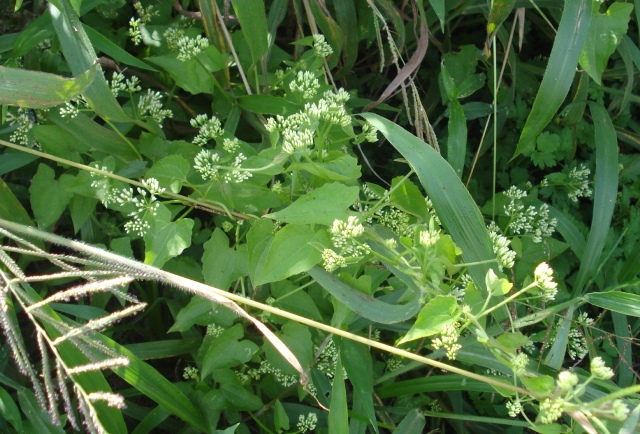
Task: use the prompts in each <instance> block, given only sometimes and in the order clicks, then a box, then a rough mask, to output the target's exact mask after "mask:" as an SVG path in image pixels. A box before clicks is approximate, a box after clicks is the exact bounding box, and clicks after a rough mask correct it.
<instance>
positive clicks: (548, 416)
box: [538, 397, 564, 425]
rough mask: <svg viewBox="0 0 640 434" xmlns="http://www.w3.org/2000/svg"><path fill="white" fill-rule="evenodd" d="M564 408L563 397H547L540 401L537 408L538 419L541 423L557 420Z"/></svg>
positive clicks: (546, 423)
mask: <svg viewBox="0 0 640 434" xmlns="http://www.w3.org/2000/svg"><path fill="white" fill-rule="evenodd" d="M563 409H564V399H562V398H561V397H557V398H547V399H544V400H542V401H540V407H539V409H538V420H539V421H540V423H541V424H543V425H548V424H550V423H553V422H555V421H556V420H558V418H559V417H560V416H562V410H563Z"/></svg>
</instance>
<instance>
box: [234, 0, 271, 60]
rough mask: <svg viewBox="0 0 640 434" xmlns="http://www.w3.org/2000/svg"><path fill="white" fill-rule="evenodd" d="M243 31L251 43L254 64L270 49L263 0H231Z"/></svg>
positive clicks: (248, 42) (249, 43)
mask: <svg viewBox="0 0 640 434" xmlns="http://www.w3.org/2000/svg"><path fill="white" fill-rule="evenodd" d="M231 3H232V4H233V10H234V11H235V12H236V15H237V17H238V22H239V23H240V27H241V28H242V33H243V34H244V37H245V39H246V41H247V44H248V45H249V51H250V52H251V60H252V63H253V64H254V65H257V64H258V63H259V62H260V58H261V57H262V56H264V55H265V54H266V52H267V50H268V49H269V41H268V36H269V32H268V30H267V16H266V14H265V9H264V1H263V0H231Z"/></svg>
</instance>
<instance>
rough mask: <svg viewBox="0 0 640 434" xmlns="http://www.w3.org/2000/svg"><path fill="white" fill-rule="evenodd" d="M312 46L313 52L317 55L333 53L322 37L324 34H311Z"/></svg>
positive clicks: (323, 56)
mask: <svg viewBox="0 0 640 434" xmlns="http://www.w3.org/2000/svg"><path fill="white" fill-rule="evenodd" d="M312 47H313V52H314V53H315V55H316V56H318V57H322V58H325V57H327V56H330V55H331V54H332V53H333V48H331V45H329V44H328V43H327V41H326V40H325V38H324V35H321V34H315V35H313V45H312Z"/></svg>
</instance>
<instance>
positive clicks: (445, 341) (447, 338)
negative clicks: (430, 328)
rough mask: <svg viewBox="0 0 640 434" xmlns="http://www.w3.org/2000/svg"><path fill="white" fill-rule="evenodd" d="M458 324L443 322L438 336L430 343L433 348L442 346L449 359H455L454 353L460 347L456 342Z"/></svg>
mask: <svg viewBox="0 0 640 434" xmlns="http://www.w3.org/2000/svg"><path fill="white" fill-rule="evenodd" d="M457 328H458V324H457V323H451V324H445V325H444V326H443V327H442V329H441V330H440V337H439V338H435V339H432V340H431V345H432V346H433V348H434V349H435V350H438V349H440V348H444V349H445V350H447V358H448V359H449V360H455V359H456V353H457V352H458V351H459V350H460V349H461V348H462V345H460V344H459V343H458V329H457Z"/></svg>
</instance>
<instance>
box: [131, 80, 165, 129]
mask: <svg viewBox="0 0 640 434" xmlns="http://www.w3.org/2000/svg"><path fill="white" fill-rule="evenodd" d="M138 115H139V116H140V117H150V118H153V119H154V120H155V121H156V122H157V123H158V125H159V126H160V128H162V122H163V121H164V120H165V119H166V118H172V117H173V112H172V111H171V110H169V109H162V94H161V93H160V92H157V91H152V90H151V89H147V93H146V94H145V95H142V96H141V97H140V99H139V100H138Z"/></svg>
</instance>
